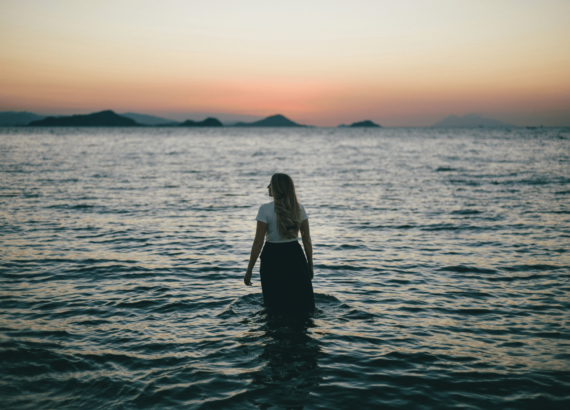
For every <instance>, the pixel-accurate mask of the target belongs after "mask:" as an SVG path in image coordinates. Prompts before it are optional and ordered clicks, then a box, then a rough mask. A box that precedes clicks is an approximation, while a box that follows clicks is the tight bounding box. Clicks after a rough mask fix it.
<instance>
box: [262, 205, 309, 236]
mask: <svg viewBox="0 0 570 410" xmlns="http://www.w3.org/2000/svg"><path fill="white" fill-rule="evenodd" d="M299 206H300V207H301V213H302V214H303V217H302V218H301V220H302V221H304V220H305V219H309V217H308V216H307V213H306V212H305V208H304V207H303V205H301V204H299ZM255 219H256V220H258V221H261V222H265V223H266V224H267V233H266V234H265V240H266V241H267V242H292V241H296V240H298V239H299V234H297V237H296V238H293V239H283V238H281V235H280V234H279V229H278V228H277V215H276V214H275V204H274V203H273V201H271V202H268V203H266V204H263V205H261V206H260V207H259V212H257V217H256V218H255Z"/></svg>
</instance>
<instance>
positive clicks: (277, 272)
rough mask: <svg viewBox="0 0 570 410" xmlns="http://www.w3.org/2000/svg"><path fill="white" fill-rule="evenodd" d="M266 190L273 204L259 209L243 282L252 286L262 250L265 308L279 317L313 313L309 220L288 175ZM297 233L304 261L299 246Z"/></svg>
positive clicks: (277, 176) (273, 180)
mask: <svg viewBox="0 0 570 410" xmlns="http://www.w3.org/2000/svg"><path fill="white" fill-rule="evenodd" d="M267 189H268V191H269V196H271V197H273V201H271V202H269V203H267V204H264V205H261V207H260V208H259V212H258V213H257V218H256V219H257V231H256V233H255V239H254V241H253V246H252V247H251V256H250V257H249V265H248V267H247V272H246V273H245V276H244V278H243V281H244V282H245V284H246V285H248V286H250V285H251V274H252V271H253V267H254V266H255V262H256V261H257V257H258V256H259V253H260V252H261V248H262V247H263V252H261V267H260V276H261V289H262V292H263V300H264V302H265V306H266V307H267V308H269V309H271V310H273V311H277V312H280V313H296V312H302V311H312V310H313V309H314V308H315V298H314V295H313V285H312V283H311V280H312V279H313V246H312V244H311V234H310V232H309V217H308V216H307V213H306V212H305V208H304V207H303V205H301V204H300V203H299V201H298V200H297V194H296V193H295V184H294V183H293V180H292V179H291V177H290V176H289V175H286V174H274V175H273V176H272V177H271V182H270V183H269V185H268V186H267ZM299 231H300V232H301V237H302V239H303V245H304V247H305V252H306V254H307V257H306V258H305V254H304V253H303V249H302V248H301V245H299V242H298V235H299ZM264 239H266V242H265V246H263V241H264Z"/></svg>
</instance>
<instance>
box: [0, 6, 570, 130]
mask: <svg viewBox="0 0 570 410" xmlns="http://www.w3.org/2000/svg"><path fill="white" fill-rule="evenodd" d="M103 109H113V110H115V111H117V112H126V111H133V112H140V113H148V114H154V115H160V116H164V117H167V118H174V119H185V118H193V119H203V116H204V115H206V114H208V115H209V114H216V113H219V114H224V113H225V114H233V115H253V116H259V117H261V116H267V115H271V114H276V113H281V114H283V115H286V116H287V117H289V118H291V119H293V120H294V121H297V122H301V123H306V124H312V125H319V126H336V125H338V124H339V123H349V122H354V121H359V120H363V119H371V120H374V121H375V122H378V123H380V124H382V125H384V126H425V125H431V124H433V123H435V122H437V121H439V120H441V119H442V118H444V117H445V116H447V115H449V114H456V115H463V114H466V113H472V112H475V113H480V114H483V115H485V116H487V117H491V118H495V119H499V120H503V121H507V122H511V123H514V124H517V125H541V124H542V125H566V126H570V1H568V0H557V1H554V0H533V1H528V0H517V1H514V0H513V1H506V0H489V1H486V0H473V1H466V0H465V1H463V0H449V1H446V0H438V1H425V0H415V1H413V0H399V1H381V0H369V1H363V0H362V1H358V0H351V1H334V0H326V1H311V0H304V1H270V0H264V1H248V0H227V1H225V0H209V1H203V0H202V1H182V0H179V1H174V0H162V1H146V0H136V1H122V0H113V1H107V0H97V1H79V0H73V1H56V0H53V1H50V0H36V1H32V0H2V1H0V111H24V110H27V111H32V112H36V113H43V114H70V113H88V112H93V111H99V110H103Z"/></svg>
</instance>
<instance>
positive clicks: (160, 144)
mask: <svg viewBox="0 0 570 410" xmlns="http://www.w3.org/2000/svg"><path fill="white" fill-rule="evenodd" d="M274 172H286V173H289V174H290V175H291V176H292V177H293V179H294V180H295V182H296V185H297V189H298V196H299V199H300V201H301V202H302V203H303V204H304V206H305V208H306V210H307V213H308V214H309V218H310V219H309V220H310V224H311V233H312V237H313V242H314V252H315V279H314V284H313V285H314V288H315V291H316V302H317V307H318V309H317V311H316V312H315V314H314V315H312V316H308V317H300V318H279V317H272V316H271V315H269V314H268V313H267V312H266V311H265V310H264V309H263V306H262V298H261V288H260V286H259V275H258V269H259V264H258V265H257V266H256V268H255V270H254V276H253V281H254V286H253V287H252V288H248V287H245V286H244V285H243V282H242V278H243V274H244V273H245V268H246V267H247V260H248V256H249V251H250V248H251V243H252V241H253V235H254V232H255V220H254V219H255V216H256V214H257V209H258V207H259V206H260V205H261V204H263V203H265V202H268V201H269V200H270V198H268V197H267V196H266V195H267V194H266V188H265V187H266V186H267V184H268V182H269V178H270V176H271V175H272V174H273V173H274ZM569 244H570V131H569V130H568V129H538V130H526V129H510V130H509V129H506V130H489V129H473V130H468V129H458V130H443V129H441V130H437V129H380V130H368V129H360V130H359V129H356V130H355V129H230V128H228V129H221V130H218V129H175V128H148V129H139V128H136V129H135V128H133V129H114V128H110V129H80V128H53V129H49V128H45V129H41V128H40V129H26V128H3V129H0V397H1V398H2V402H3V403H4V404H3V405H4V407H5V408H14V409H26V408H30V409H53V408H58V409H66V408H69V409H75V408H93V409H98V408H101V409H102V408H105V409H109V408H111V409H112V408H117V409H119V408H120V409H123V408H157V409H158V408H160V409H162V408H196V409H210V408H222V409H232V408H235V409H247V408H251V409H269V408H275V409H277V408H290V409H301V408H306V409H320V408H322V409H330V408H335V409H344V408H346V409H352V408H357V407H358V408H401V409H410V408H413V409H435V408H438V409H441V408H468V409H493V408H496V409H521V408H544V409H556V408H560V409H567V408H569V406H570V330H569V329H570V326H569V325H570V323H569V322H570V320H569V314H568V312H569V308H570V297H569V295H570V254H569V253H568V251H569Z"/></svg>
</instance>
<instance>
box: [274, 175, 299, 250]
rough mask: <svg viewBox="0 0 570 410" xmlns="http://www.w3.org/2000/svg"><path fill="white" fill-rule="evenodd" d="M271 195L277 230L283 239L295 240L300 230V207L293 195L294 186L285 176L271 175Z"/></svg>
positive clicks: (289, 178)
mask: <svg viewBox="0 0 570 410" xmlns="http://www.w3.org/2000/svg"><path fill="white" fill-rule="evenodd" d="M271 194H272V195H273V203H274V204H275V215H276V216H277V229H278V230H279V234H280V235H281V237H282V238H284V239H294V238H297V234H298V233H299V229H300V228H301V218H302V214H301V206H300V205H299V201H298V200H297V194H296V193H295V184H294V183H293V180H292V179H291V177H290V176H289V175H287V174H273V176H272V177H271Z"/></svg>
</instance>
